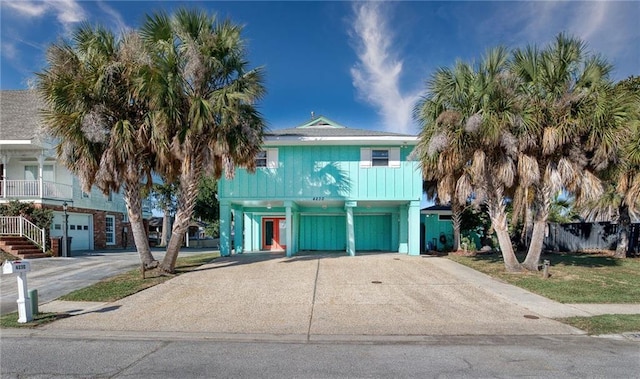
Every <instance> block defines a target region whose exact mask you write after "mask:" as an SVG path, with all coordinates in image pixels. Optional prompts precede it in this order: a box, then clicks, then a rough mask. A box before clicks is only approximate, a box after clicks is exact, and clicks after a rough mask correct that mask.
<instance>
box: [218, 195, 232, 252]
mask: <svg viewBox="0 0 640 379" xmlns="http://www.w3.org/2000/svg"><path fill="white" fill-rule="evenodd" d="M220 255H221V256H223V257H228V256H230V255H231V204H230V203H228V202H221V203H220Z"/></svg>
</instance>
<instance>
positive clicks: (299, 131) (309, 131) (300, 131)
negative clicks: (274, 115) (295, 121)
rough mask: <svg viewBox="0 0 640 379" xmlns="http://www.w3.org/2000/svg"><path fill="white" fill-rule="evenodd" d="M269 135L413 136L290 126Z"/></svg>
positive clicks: (372, 131) (360, 130)
mask: <svg viewBox="0 0 640 379" xmlns="http://www.w3.org/2000/svg"><path fill="white" fill-rule="evenodd" d="M265 136H267V137H413V136H410V135H407V134H400V133H390V132H381V131H377V130H366V129H351V128H327V127H318V128H313V127H308V128H289V129H277V130H269V131H268V132H266V133H265Z"/></svg>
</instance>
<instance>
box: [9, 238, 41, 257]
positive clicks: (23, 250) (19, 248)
mask: <svg viewBox="0 0 640 379" xmlns="http://www.w3.org/2000/svg"><path fill="white" fill-rule="evenodd" d="M0 249H2V250H3V251H5V252H7V253H9V254H11V255H13V256H15V257H18V258H20V259H33V258H45V257H46V255H45V254H44V253H43V252H42V248H40V247H38V246H37V245H35V244H34V243H33V242H31V241H29V240H28V239H27V238H26V237H19V236H0Z"/></svg>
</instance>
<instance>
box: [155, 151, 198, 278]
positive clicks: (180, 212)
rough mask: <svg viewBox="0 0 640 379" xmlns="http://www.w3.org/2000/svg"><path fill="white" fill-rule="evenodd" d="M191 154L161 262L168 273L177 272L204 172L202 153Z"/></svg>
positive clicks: (186, 163) (182, 177)
mask: <svg viewBox="0 0 640 379" xmlns="http://www.w3.org/2000/svg"><path fill="white" fill-rule="evenodd" d="M190 154H193V155H195V158H193V159H194V161H193V163H192V164H190V163H189V158H185V162H183V165H182V173H181V174H180V194H179V196H178V209H177V210H176V216H175V220H174V222H173V228H172V229H171V239H169V244H168V245H167V253H166V254H165V256H164V259H163V260H162V263H161V264H160V269H161V270H162V271H164V272H167V273H174V272H175V267H176V260H177V259H178V254H179V253H180V246H181V245H182V238H183V237H184V235H185V234H186V233H187V231H188V230H189V222H190V221H191V216H193V210H194V208H195V206H196V198H197V197H198V192H199V187H198V183H199V180H200V174H201V173H202V154H199V152H198V151H197V150H196V149H193V150H192V153H190ZM193 155H192V156H193Z"/></svg>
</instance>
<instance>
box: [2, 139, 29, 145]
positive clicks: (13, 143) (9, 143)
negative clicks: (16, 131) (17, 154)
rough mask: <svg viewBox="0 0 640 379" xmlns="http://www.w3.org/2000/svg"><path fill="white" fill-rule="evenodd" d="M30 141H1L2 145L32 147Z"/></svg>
mask: <svg viewBox="0 0 640 379" xmlns="http://www.w3.org/2000/svg"><path fill="white" fill-rule="evenodd" d="M31 144H32V142H31V140H30V139H0V145H31Z"/></svg>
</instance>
